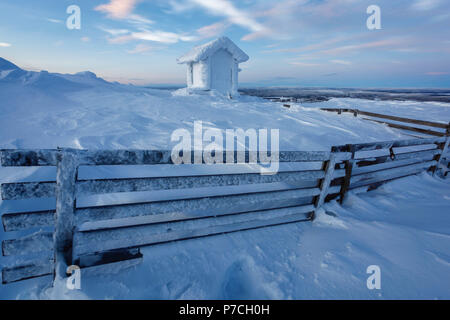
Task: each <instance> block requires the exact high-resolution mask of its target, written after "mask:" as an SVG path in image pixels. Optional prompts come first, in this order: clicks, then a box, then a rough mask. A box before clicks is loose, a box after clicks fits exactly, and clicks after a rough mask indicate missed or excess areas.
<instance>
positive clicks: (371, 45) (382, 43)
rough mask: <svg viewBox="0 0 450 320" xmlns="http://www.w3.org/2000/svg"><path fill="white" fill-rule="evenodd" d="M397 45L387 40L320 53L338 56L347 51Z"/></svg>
mask: <svg viewBox="0 0 450 320" xmlns="http://www.w3.org/2000/svg"><path fill="white" fill-rule="evenodd" d="M398 44H399V40H398V39H387V40H380V41H372V42H366V43H361V44H352V45H346V46H341V47H337V48H333V49H327V50H323V51H321V52H322V53H324V54H339V53H343V52H348V51H357V50H361V49H371V48H379V47H386V46H392V45H398Z"/></svg>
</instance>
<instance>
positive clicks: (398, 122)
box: [321, 108, 450, 137]
mask: <svg viewBox="0 0 450 320" xmlns="http://www.w3.org/2000/svg"><path fill="white" fill-rule="evenodd" d="M321 110H324V111H329V112H337V113H338V114H342V113H343V112H344V113H345V112H347V113H351V114H353V115H354V116H355V117H357V116H366V117H369V118H366V117H363V119H364V120H369V121H373V122H377V123H382V124H385V125H387V126H389V127H391V128H396V129H401V130H407V131H412V132H417V133H421V134H425V135H431V136H436V137H444V136H448V135H450V123H439V122H432V121H425V120H416V119H409V118H404V117H397V116H391V115H385V114H381V113H375V112H368V111H362V110H358V109H342V108H322V109H321ZM380 119H382V120H380ZM386 120H390V121H386ZM392 121H394V122H392ZM402 123H406V124H407V125H405V124H402ZM410 124H415V125H419V126H421V127H414V126H411V125H410Z"/></svg>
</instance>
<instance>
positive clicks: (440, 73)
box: [426, 71, 450, 76]
mask: <svg viewBox="0 0 450 320" xmlns="http://www.w3.org/2000/svg"><path fill="white" fill-rule="evenodd" d="M447 74H450V73H449V72H440V71H434V72H427V73H426V75H428V76H444V75H447Z"/></svg>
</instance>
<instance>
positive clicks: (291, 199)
mask: <svg viewBox="0 0 450 320" xmlns="http://www.w3.org/2000/svg"><path fill="white" fill-rule="evenodd" d="M319 193H320V189H319V188H307V189H290V190H283V191H267V192H257V193H247V194H237V195H220V196H212V197H198V198H189V199H177V200H168V201H154V202H146V203H136V204H124V205H110V206H97V207H88V208H79V209H77V211H76V217H77V223H78V224H81V223H85V222H89V221H104V220H111V219H121V218H131V217H139V216H153V217H154V219H155V222H159V221H161V220H160V219H162V221H166V220H167V219H173V220H183V219H192V218H195V217H196V218H202V217H207V216H209V215H211V214H221V213H222V214H231V213H239V212H245V211H254V210H260V209H268V208H276V207H283V204H284V206H286V207H288V206H293V205H295V204H297V203H298V202H301V203H303V200H302V199H303V198H306V199H308V198H310V197H314V196H316V195H318V194H319ZM211 208H214V212H211ZM158 216H160V217H158Z"/></svg>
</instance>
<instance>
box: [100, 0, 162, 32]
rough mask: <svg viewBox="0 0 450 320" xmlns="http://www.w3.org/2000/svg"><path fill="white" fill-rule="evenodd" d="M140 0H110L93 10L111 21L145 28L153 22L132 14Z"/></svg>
mask: <svg viewBox="0 0 450 320" xmlns="http://www.w3.org/2000/svg"><path fill="white" fill-rule="evenodd" d="M141 1H142V0H110V2H109V3H107V4H101V5H99V6H97V7H95V8H94V10H96V11H100V12H104V13H106V14H107V16H108V17H109V18H111V19H117V20H127V22H129V23H131V24H136V25H140V26H146V25H149V24H153V23H154V21H152V20H150V19H147V18H145V17H143V16H141V15H139V14H135V13H133V10H134V9H135V8H136V5H137V4H138V3H139V2H141Z"/></svg>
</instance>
